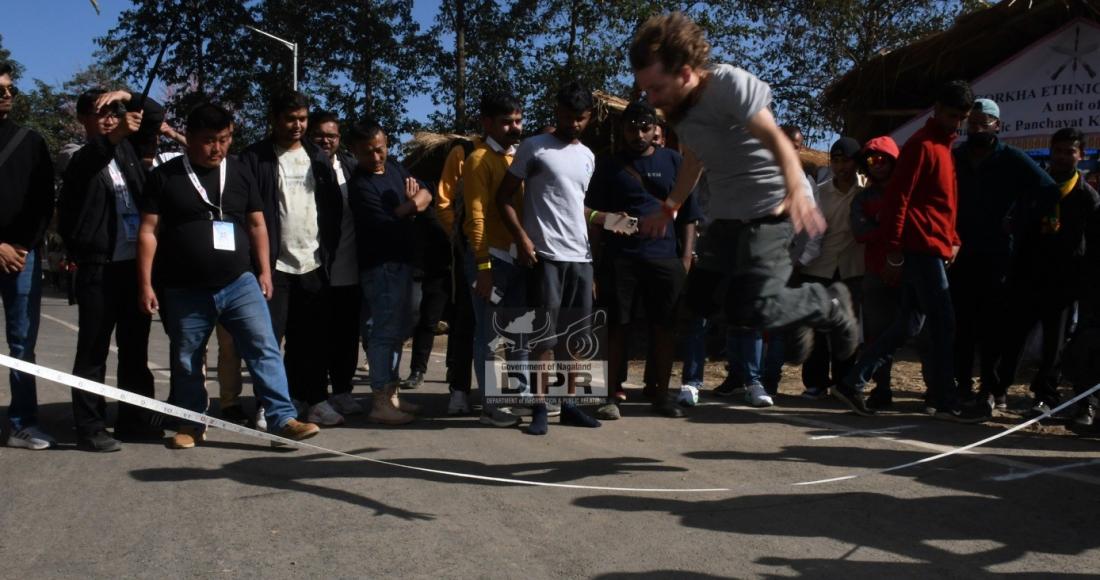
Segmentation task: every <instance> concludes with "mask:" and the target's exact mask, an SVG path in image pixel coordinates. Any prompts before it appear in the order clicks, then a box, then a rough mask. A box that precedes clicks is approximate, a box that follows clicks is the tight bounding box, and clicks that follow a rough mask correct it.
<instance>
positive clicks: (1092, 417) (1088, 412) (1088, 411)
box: [1073, 403, 1096, 427]
mask: <svg viewBox="0 0 1100 580" xmlns="http://www.w3.org/2000/svg"><path fill="white" fill-rule="evenodd" d="M1073 425H1074V426H1076V427H1092V426H1094V425H1096V407H1093V406H1092V405H1090V404H1088V403H1078V405H1077V412H1075V413H1074V414H1073Z"/></svg>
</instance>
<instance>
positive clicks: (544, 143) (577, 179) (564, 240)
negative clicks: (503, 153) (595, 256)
mask: <svg viewBox="0 0 1100 580" xmlns="http://www.w3.org/2000/svg"><path fill="white" fill-rule="evenodd" d="M595 167H596V157H595V155H593V154H592V150H591V149H589V148H588V147H585V146H584V145H582V144H580V143H575V144H574V143H563V142H562V141H561V139H558V138H557V137H555V136H553V135H550V134H544V135H536V136H535V137H531V138H529V139H526V140H524V141H523V143H521V144H520V146H519V148H518V149H516V155H515V157H513V158H512V165H511V166H510V167H509V168H508V171H509V172H511V173H512V175H515V176H516V177H518V178H520V179H523V180H524V193H523V229H524V230H526V232H527V235H528V236H529V237H530V238H531V241H532V242H534V244H535V250H536V251H537V252H538V255H539V256H540V257H542V258H547V259H549V260H554V261H558V262H591V261H592V252H591V251H590V250H589V248H588V222H587V221H586V220H585V215H584V194H585V191H587V190H588V182H589V180H591V179H592V171H593V170H594V169H595Z"/></svg>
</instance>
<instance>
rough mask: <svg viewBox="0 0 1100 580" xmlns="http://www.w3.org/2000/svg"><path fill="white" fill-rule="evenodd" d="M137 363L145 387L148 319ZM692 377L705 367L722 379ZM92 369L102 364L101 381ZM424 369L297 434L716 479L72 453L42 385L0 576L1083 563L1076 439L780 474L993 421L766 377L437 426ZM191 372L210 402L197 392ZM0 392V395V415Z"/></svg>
mask: <svg viewBox="0 0 1100 580" xmlns="http://www.w3.org/2000/svg"><path fill="white" fill-rule="evenodd" d="M75 321H76V309H75V307H70V306H68V305H66V304H65V303H64V301H63V300H61V299H58V298H47V299H45V301H44V304H43V320H42V328H41V338H40V340H39V346H38V362H39V364H42V365H45V366H49V367H51V368H55V369H59V370H64V371H68V370H70V369H71V367H72V359H73V350H74V348H75V345H76V333H75ZM436 352H442V351H441V350H440V348H439V347H438V346H437V349H436ZM212 358H213V357H212ZM150 364H151V366H152V367H153V369H154V373H155V376H156V379H157V394H158V396H159V397H160V398H161V399H163V398H165V397H166V396H167V390H168V386H167V385H168V383H167V378H168V374H167V370H166V367H167V339H166V338H165V336H164V334H163V331H162V330H161V327H160V325H159V323H154V328H153V341H152V343H151V344H150ZM713 369H714V370H713V371H712V372H710V375H711V377H709V378H713V379H715V380H720V378H721V374H722V372H721V371H719V370H718V369H719V366H718V365H714V367H713ZM114 372H115V366H114V362H113V355H112V362H111V365H110V367H109V371H108V373H111V374H109V376H108V379H107V382H108V383H109V384H113V382H114V375H113V373H114ZM210 373H211V377H213V374H214V370H213V369H211V371H210ZM443 373H444V366H443V358H442V356H439V355H433V357H432V363H431V365H430V369H429V374H428V381H427V382H426V383H425V385H424V387H422V388H421V389H420V390H417V391H415V392H413V393H412V394H410V395H408V396H409V398H410V399H411V400H413V401H415V402H417V403H422V404H423V405H424V406H425V407H426V413H425V414H424V415H425V417H424V418H422V419H420V420H418V421H417V422H416V423H414V424H412V425H410V426H407V427H399V428H385V427H378V426H374V425H370V424H367V423H366V421H365V419H364V418H363V417H352V418H350V420H349V422H348V424H347V425H346V426H343V427H338V428H332V429H326V430H324V431H323V432H322V433H321V434H320V435H319V436H318V437H316V438H314V439H312V440H311V442H312V443H316V444H318V445H321V446H325V447H327V448H330V449H334V450H340V451H346V452H350V453H355V454H361V455H364V456H367V457H372V458H379V459H386V460H391V461H394V462H397V463H401V464H406V465H411V466H419V467H428V468H433V469H440V470H447V471H457V472H464V473H471V474H478V475H487V476H493V477H504V478H514V479H527V480H533V481H539V482H554V483H569V484H578V485H590V486H614V487H647V488H712V487H720V488H730V491H723V492H714V493H697V494H689V493H680V492H676V493H633V492H608V491H599V490H587V489H560V488H545V487H529V486H522V485H515V484H501V483H494V482H486V481H477V480H471V479H459V478H454V477H449V476H440V475H430V474H425V473H420V472H416V471H411V470H405V469H400V468H395V467H386V466H380V465H377V464H372V463H369V462H365V461H359V460H355V459H349V458H344V457H338V456H334V455H329V454H321V453H315V452H312V451H305V450H297V451H276V450H272V449H271V448H270V447H269V446H268V445H267V444H266V442H263V441H258V440H255V439H251V438H248V437H244V436H240V435H235V434H231V433H226V432H218V431H212V432H211V434H210V440H209V441H208V443H207V444H206V445H204V446H200V447H198V448H195V449H192V450H187V451H172V450H168V449H166V448H165V447H164V446H163V445H162V444H157V443H145V444H141V443H127V444H125V445H124V448H123V450H122V451H121V452H119V453H114V454H107V455H100V454H94V453H87V452H82V451H78V450H76V448H75V445H74V434H73V431H72V428H71V412H70V408H69V393H68V389H66V388H63V387H61V386H59V385H56V384H52V383H48V382H43V381H40V382H39V386H38V392H39V399H40V402H41V407H40V415H41V422H42V424H43V426H44V428H45V429H47V430H48V431H49V432H51V433H53V434H54V435H55V436H56V437H57V438H58V439H59V440H60V442H61V445H60V446H59V448H57V449H55V450H50V451H43V452H30V451H26V450H21V449H12V448H8V447H2V448H0V466H2V467H0V490H2V491H0V534H2V536H0V577H3V578H189V577H194V578H219V577H223V578H246V577H289V576H300V577H306V578H320V577H326V578H359V577H382V576H400V577H403V578H441V577H444V578H516V577H534V578H551V577H553V578H557V577H565V578H650V577H652V578H673V577H677V578H717V577H736V578H750V577H756V578H761V577H763V578H772V577H775V578H821V577H843V578H966V579H980V578H995V577H996V578H1002V577H1025V578H1055V577H1097V575H1100V440H1097V439H1078V438H1075V437H1072V436H1065V435H1053V434H1049V433H1046V432H1042V431H1038V432H1037V431H1029V432H1020V433H1017V434H1013V435H1010V436H1008V437H1005V438H1002V439H999V440H997V441H995V442H993V443H991V444H989V445H987V446H985V447H982V448H979V449H976V450H974V451H972V452H970V453H967V454H960V455H954V456H951V457H948V458H945V459H943V460H940V461H936V462H932V463H928V464H924V465H921V466H917V467H913V468H909V469H906V470H902V471H897V472H892V473H889V474H878V475H873V474H872V475H867V476H865V477H860V478H857V479H852V480H846V481H838V482H835V483H829V484H821V485H815V486H796V485H792V484H793V483H796V482H802V481H809V480H819V479H825V478H833V477H840V476H844V475H848V474H856V473H864V472H867V471H868V470H873V469H877V468H887V467H890V466H894V465H900V464H904V463H908V462H910V461H914V460H917V459H920V458H922V457H926V456H929V455H933V454H935V453H938V452H941V451H944V450H948V449H951V448H953V447H957V446H961V445H964V444H967V443H971V442H973V441H977V440H979V439H982V438H985V437H988V436H990V435H992V434H995V433H998V432H1003V425H1000V426H998V425H992V426H991V425H985V426H966V425H956V424H948V423H943V422H938V421H935V420H932V419H929V418H927V417H923V416H920V415H918V414H917V413H915V412H900V413H894V414H889V415H883V416H879V417H874V418H861V417H856V416H854V415H850V414H848V413H845V412H844V411H843V410H841V409H840V407H839V406H838V405H837V404H836V403H834V402H830V401H822V402H811V401H805V400H803V399H800V398H798V397H797V396H796V395H797V393H798V392H800V390H801V389H800V385H798V384H797V382H796V381H795V380H793V379H788V380H786V381H785V383H784V385H783V387H782V389H781V392H782V393H784V394H783V395H781V396H780V398H779V401H778V403H779V404H778V405H777V406H776V407H773V408H770V409H765V410H756V409H751V408H748V407H746V406H744V405H743V404H742V403H741V402H740V401H739V400H730V399H715V398H709V397H705V398H704V399H703V401H702V404H701V405H700V406H698V407H696V408H694V409H692V410H691V412H690V415H689V417H688V418H686V419H682V420H674V419H665V418H660V417H655V416H652V415H650V414H649V412H648V407H647V406H646V405H644V404H643V403H641V402H640V401H635V400H634V399H638V400H640V399H641V396H640V392H639V391H638V390H632V391H631V397H632V401H631V402H630V403H627V404H626V405H624V407H623V409H624V415H625V418H624V419H623V420H621V421H617V422H606V423H605V424H604V426H603V427H602V428H600V429H594V430H590V429H581V428H574V427H566V426H559V425H557V424H556V420H554V419H552V420H551V421H552V424H551V431H550V434H549V435H548V436H546V437H532V436H528V435H524V434H522V433H521V432H520V431H519V430H518V429H494V428H490V427H483V426H481V425H479V424H478V423H477V421H476V418H474V417H460V418H450V417H446V416H445V413H444V409H445V408H446V403H447V390H446V386H445V385H444V384H443V383H442V382H441V381H442V378H443ZM635 374H636V373H635ZM634 378H635V381H636V380H637V377H634ZM208 386H209V390H210V392H211V394H213V395H215V396H216V389H217V387H216V383H215V382H214V381H211V382H210V383H209V385H208ZM245 390H246V394H250V389H249V388H248V387H247V385H246V389H245ZM366 392H367V387H366V386H365V385H361V386H359V387H357V389H356V393H357V394H358V395H360V396H363V397H364V398H365V397H366ZM8 401H9V392H8V390H7V389H0V407H4V408H5V409H6V407H7V404H8ZM246 402H250V401H248V400H246ZM917 406H918V405H917V403H916V401H915V400H912V401H902V402H901V404H900V405H899V407H900V409H901V410H902V411H915V410H916V409H917Z"/></svg>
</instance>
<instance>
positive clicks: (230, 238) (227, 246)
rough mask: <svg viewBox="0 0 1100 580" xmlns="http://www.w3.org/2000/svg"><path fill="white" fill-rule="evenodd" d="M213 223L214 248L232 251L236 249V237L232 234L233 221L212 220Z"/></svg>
mask: <svg viewBox="0 0 1100 580" xmlns="http://www.w3.org/2000/svg"><path fill="white" fill-rule="evenodd" d="M212 223H213V225H214V249H215V250H224V251H226V252H233V251H236V249H237V238H236V237H235V236H234V235H233V222H218V221H216V222H212Z"/></svg>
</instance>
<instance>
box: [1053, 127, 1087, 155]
mask: <svg viewBox="0 0 1100 580" xmlns="http://www.w3.org/2000/svg"><path fill="white" fill-rule="evenodd" d="M1055 143H1073V144H1074V145H1076V146H1077V148H1078V149H1080V150H1081V153H1084V152H1085V134H1084V133H1082V132H1081V130H1080V129H1078V128H1077V127H1063V128H1061V129H1058V130H1057V131H1055V132H1054V135H1051V137H1050V144H1051V146H1053V145H1054V144H1055Z"/></svg>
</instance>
